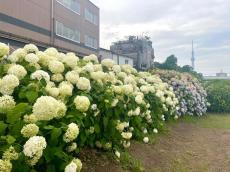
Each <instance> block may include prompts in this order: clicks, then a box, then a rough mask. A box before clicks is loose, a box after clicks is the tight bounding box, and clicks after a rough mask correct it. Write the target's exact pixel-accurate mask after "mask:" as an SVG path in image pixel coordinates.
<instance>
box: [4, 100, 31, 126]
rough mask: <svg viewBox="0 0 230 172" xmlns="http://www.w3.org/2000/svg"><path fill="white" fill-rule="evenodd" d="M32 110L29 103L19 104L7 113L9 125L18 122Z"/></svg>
mask: <svg viewBox="0 0 230 172" xmlns="http://www.w3.org/2000/svg"><path fill="white" fill-rule="evenodd" d="M30 108H31V106H29V105H28V103H19V104H18V105H16V106H15V107H14V108H13V109H12V110H11V111H10V112H8V113H7V123H10V124H13V123H15V122H17V121H18V120H20V118H21V116H22V115H23V114H25V113H26V112H27V110H29V109H30Z"/></svg>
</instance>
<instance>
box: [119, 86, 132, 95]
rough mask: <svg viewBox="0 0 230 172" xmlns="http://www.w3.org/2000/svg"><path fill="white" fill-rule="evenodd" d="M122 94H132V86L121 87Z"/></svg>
mask: <svg viewBox="0 0 230 172" xmlns="http://www.w3.org/2000/svg"><path fill="white" fill-rule="evenodd" d="M122 90H123V94H125V95H131V94H132V93H133V86H132V85H130V84H129V85H123V86H122Z"/></svg>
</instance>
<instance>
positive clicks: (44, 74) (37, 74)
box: [30, 70, 50, 82]
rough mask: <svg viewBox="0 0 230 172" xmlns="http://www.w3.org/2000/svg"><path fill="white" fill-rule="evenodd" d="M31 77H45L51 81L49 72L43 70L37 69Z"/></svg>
mask: <svg viewBox="0 0 230 172" xmlns="http://www.w3.org/2000/svg"><path fill="white" fill-rule="evenodd" d="M30 78H31V79H33V80H35V79H36V80H39V81H40V80H41V79H45V80H46V82H49V81H50V76H49V74H48V73H47V72H45V71H43V70H37V71H35V72H34V73H32V74H31V76H30Z"/></svg>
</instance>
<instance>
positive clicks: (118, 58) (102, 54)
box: [99, 48, 133, 67]
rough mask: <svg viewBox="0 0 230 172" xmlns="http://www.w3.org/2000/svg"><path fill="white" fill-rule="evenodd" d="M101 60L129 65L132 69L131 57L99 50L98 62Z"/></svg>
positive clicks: (102, 49)
mask: <svg viewBox="0 0 230 172" xmlns="http://www.w3.org/2000/svg"><path fill="white" fill-rule="evenodd" d="M103 59H112V60H114V61H115V63H116V64H119V65H123V64H129V65H130V66H132V67H133V58H132V57H129V56H126V55H121V54H117V53H114V52H112V51H110V50H107V49H104V48H100V51H99V60H103Z"/></svg>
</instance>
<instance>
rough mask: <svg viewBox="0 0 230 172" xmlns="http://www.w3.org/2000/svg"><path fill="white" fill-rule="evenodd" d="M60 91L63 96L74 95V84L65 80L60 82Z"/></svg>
mask: <svg viewBox="0 0 230 172" xmlns="http://www.w3.org/2000/svg"><path fill="white" fill-rule="evenodd" d="M58 88H59V93H60V95H61V96H72V92H73V85H72V84H71V83H68V82H66V81H63V82H61V83H60V84H59V86H58Z"/></svg>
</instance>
